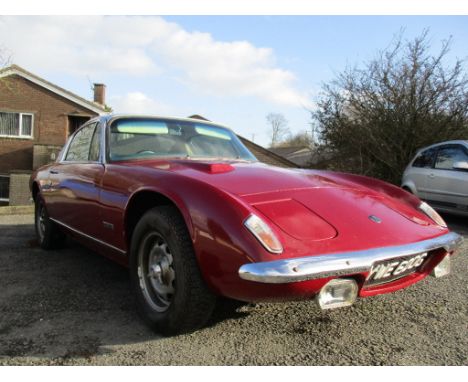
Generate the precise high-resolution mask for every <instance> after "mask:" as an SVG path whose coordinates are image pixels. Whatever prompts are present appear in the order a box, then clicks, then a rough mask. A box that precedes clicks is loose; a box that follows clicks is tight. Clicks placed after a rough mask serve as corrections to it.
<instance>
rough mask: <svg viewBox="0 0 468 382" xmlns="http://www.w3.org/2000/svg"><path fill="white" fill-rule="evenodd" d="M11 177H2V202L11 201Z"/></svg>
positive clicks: (0, 176) (0, 184) (0, 196)
mask: <svg viewBox="0 0 468 382" xmlns="http://www.w3.org/2000/svg"><path fill="white" fill-rule="evenodd" d="M9 198H10V177H9V176H8V175H0V202H8V201H9V200H10V199H9Z"/></svg>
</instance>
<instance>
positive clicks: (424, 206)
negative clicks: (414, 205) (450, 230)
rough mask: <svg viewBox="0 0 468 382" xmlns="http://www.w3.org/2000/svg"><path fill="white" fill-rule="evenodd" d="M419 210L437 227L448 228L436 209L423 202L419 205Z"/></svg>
mask: <svg viewBox="0 0 468 382" xmlns="http://www.w3.org/2000/svg"><path fill="white" fill-rule="evenodd" d="M419 209H420V210H421V211H422V212H424V213H425V214H426V215H427V216H429V217H430V218H431V220H433V221H434V222H435V223H436V224H437V225H440V226H441V227H444V228H447V223H446V222H445V221H444V219H442V217H441V216H440V215H439V214H438V213H437V212H436V210H435V209H434V208H432V207H431V206H430V205H429V204H427V203H426V202H422V203H421V204H420V205H419Z"/></svg>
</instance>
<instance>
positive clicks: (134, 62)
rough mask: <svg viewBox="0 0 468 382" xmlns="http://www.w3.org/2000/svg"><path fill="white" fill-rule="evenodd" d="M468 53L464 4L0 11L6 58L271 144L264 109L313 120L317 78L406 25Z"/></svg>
mask: <svg viewBox="0 0 468 382" xmlns="http://www.w3.org/2000/svg"><path fill="white" fill-rule="evenodd" d="M426 28H429V30H430V31H429V37H430V40H431V42H432V44H433V47H434V51H437V50H438V48H440V43H441V41H442V40H444V39H447V38H449V37H450V36H452V39H453V40H452V49H451V52H450V55H449V57H448V58H449V62H450V61H452V62H453V61H454V60H455V59H456V58H467V57H468V49H467V47H468V45H467V44H466V42H467V41H468V17H466V16H406V17H401V16H362V17H361V16H243V17H241V16H164V17H153V16H143V17H102V16H87V17H77V16H71V17H60V16H56V17H28V16H18V17H17V16H7V17H0V47H2V48H3V50H4V51H7V52H8V53H10V55H11V57H12V62H14V63H16V64H18V65H20V66H23V67H24V68H25V69H27V70H30V71H32V72H34V73H36V74H38V75H40V76H42V77H44V78H45V79H47V80H49V81H51V82H53V83H56V84H57V85H59V86H62V87H64V88H66V89H69V90H71V91H73V92H75V93H77V94H79V95H81V96H83V97H85V98H90V97H91V91H90V87H91V85H90V82H103V83H105V84H106V85H107V101H108V103H109V105H110V106H112V107H113V108H114V109H115V111H118V112H119V111H121V112H136V113H143V112H144V113H148V114H160V115H161V114H162V115H176V116H187V115H189V114H194V113H198V114H202V115H204V116H206V117H207V118H209V119H212V120H214V121H217V122H220V123H223V124H226V125H228V126H230V127H232V128H233V129H234V130H235V131H236V132H237V133H239V134H241V135H243V136H245V137H246V138H249V139H252V138H254V140H255V142H257V143H260V144H263V145H267V144H268V125H267V123H266V119H265V116H266V115H267V114H268V113H269V112H277V113H282V114H283V115H284V116H285V118H286V119H287V120H288V122H289V127H290V129H291V131H292V132H298V131H301V130H305V129H307V128H308V126H309V123H310V114H309V112H308V111H307V109H308V108H313V107H314V100H315V99H316V96H317V93H318V92H319V90H320V87H321V84H322V83H323V82H327V81H330V80H331V79H333V78H334V77H335V76H336V74H337V73H339V72H341V71H342V70H343V69H344V68H345V67H346V66H347V65H355V64H358V65H359V64H361V63H363V62H365V61H367V60H368V59H370V58H372V57H374V56H375V55H376V53H377V52H378V50H381V49H384V48H385V47H386V46H388V45H389V43H390V42H391V41H392V38H393V37H394V36H395V35H396V34H398V33H399V31H401V30H402V29H403V30H404V37H405V38H408V39H412V38H414V37H415V36H417V35H419V34H421V32H422V31H423V30H424V29H426Z"/></svg>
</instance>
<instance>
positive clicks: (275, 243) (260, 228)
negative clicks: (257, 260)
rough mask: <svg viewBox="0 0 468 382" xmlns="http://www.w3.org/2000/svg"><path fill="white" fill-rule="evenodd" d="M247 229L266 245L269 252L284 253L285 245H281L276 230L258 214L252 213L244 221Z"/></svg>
mask: <svg viewBox="0 0 468 382" xmlns="http://www.w3.org/2000/svg"><path fill="white" fill-rule="evenodd" d="M244 225H245V226H246V227H247V229H248V230H249V231H250V232H252V234H253V235H254V236H255V237H256V238H257V240H258V241H259V242H260V243H261V244H262V245H263V246H264V247H265V249H266V250H267V251H268V252H271V253H282V252H283V246H282V245H281V243H280V241H279V240H278V238H277V237H276V236H275V234H274V232H273V231H272V230H271V228H270V227H269V226H268V224H267V223H265V222H264V221H263V220H262V219H260V218H259V217H258V216H257V215H253V214H252V215H250V216H249V217H248V218H247V219H246V220H245V222H244Z"/></svg>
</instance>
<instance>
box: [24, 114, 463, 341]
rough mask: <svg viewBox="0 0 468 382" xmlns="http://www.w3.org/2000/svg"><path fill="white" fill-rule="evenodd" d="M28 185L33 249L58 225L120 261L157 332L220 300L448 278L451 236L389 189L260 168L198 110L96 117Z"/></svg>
mask: <svg viewBox="0 0 468 382" xmlns="http://www.w3.org/2000/svg"><path fill="white" fill-rule="evenodd" d="M31 191H32V195H33V198H34V201H35V205H36V218H35V222H36V231H37V237H38V240H39V242H40V245H41V247H42V248H44V249H50V248H56V247H58V246H60V245H61V244H62V242H63V239H64V235H65V233H67V234H70V235H72V236H73V237H74V238H76V239H77V240H79V241H80V242H82V243H83V244H84V245H86V246H88V247H90V248H92V249H94V250H95V251H97V252H99V253H101V254H103V255H105V256H108V257H109V258H111V259H113V260H115V261H117V262H119V263H121V264H123V265H125V266H128V267H129V270H130V279H131V286H132V288H133V291H134V293H135V296H136V300H137V306H138V308H139V310H140V312H141V314H142V316H143V317H144V318H145V319H146V320H147V321H148V322H149V323H150V325H151V326H152V327H153V328H155V329H156V330H157V331H159V332H161V333H164V334H175V333H181V332H187V331H191V330H194V329H196V328H199V327H201V326H203V325H204V324H205V323H206V321H207V320H208V318H209V317H210V315H211V313H212V310H213V307H214V305H215V301H216V299H217V297H219V296H222V297H228V298H231V299H236V300H241V301H252V302H254V301H278V300H292V299H311V298H315V299H316V301H317V302H318V305H319V306H320V307H321V308H322V309H330V308H337V307H342V306H348V305H351V304H353V303H354V301H355V300H356V298H357V297H358V296H359V297H366V296H373V295H377V294H381V293H388V292H392V291H395V290H397V289H401V288H404V287H407V286H409V285H411V284H413V283H415V282H417V281H419V280H421V279H423V278H424V277H426V275H428V274H430V273H432V274H433V275H435V276H443V275H445V274H447V273H448V272H449V270H450V267H449V266H450V256H451V255H452V254H453V253H454V250H455V249H456V248H457V246H458V245H459V244H460V242H461V240H462V238H461V237H460V236H459V235H457V234H456V233H453V232H449V230H448V229H447V226H446V224H445V222H444V220H443V219H442V218H441V217H440V216H439V215H438V214H437V213H436V212H435V211H434V210H433V209H432V208H431V207H430V206H429V205H427V204H426V203H423V202H421V201H420V200H419V199H417V198H416V197H415V196H413V195H411V194H409V193H407V192H406V191H404V190H402V189H400V188H397V187H395V186H392V185H390V184H387V183H384V182H382V181H379V180H376V179H370V178H366V177H362V176H357V175H350V174H343V173H334V172H327V171H312V170H298V169H294V170H292V169H283V168H278V167H272V166H268V165H265V164H262V163H259V162H258V161H257V160H256V158H255V157H254V156H253V155H252V154H251V153H250V152H249V151H248V150H247V149H246V147H245V146H243V145H242V143H241V142H240V141H239V139H238V138H237V136H236V135H235V134H234V133H233V132H232V131H231V130H229V129H228V128H225V127H223V126H220V125H217V124H213V123H210V122H205V121H200V120H195V119H175V118H159V117H143V116H104V117H98V118H96V119H93V120H91V121H89V122H87V123H86V124H85V125H84V126H83V127H81V128H80V129H79V130H77V131H76V132H75V133H74V134H73V135H72V136H71V137H70V139H69V141H68V143H67V144H66V146H65V147H64V149H63V150H62V153H61V154H60V156H59V158H58V159H57V161H56V162H55V163H53V164H50V165H47V166H44V167H42V168H40V169H38V170H37V171H36V172H35V173H34V174H33V175H32V177H31Z"/></svg>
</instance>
